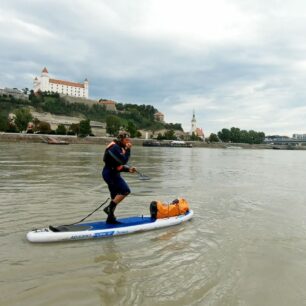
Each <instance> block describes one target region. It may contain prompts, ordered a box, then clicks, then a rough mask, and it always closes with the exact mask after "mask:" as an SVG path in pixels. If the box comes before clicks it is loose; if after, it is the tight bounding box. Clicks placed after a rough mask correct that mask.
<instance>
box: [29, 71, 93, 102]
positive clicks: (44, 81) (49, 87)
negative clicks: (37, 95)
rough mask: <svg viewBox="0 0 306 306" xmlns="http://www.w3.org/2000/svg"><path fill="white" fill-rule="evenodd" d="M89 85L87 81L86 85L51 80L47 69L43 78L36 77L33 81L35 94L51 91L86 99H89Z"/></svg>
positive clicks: (43, 73) (42, 74)
mask: <svg viewBox="0 0 306 306" xmlns="http://www.w3.org/2000/svg"><path fill="white" fill-rule="evenodd" d="M88 85H89V83H88V80H87V79H85V81H84V83H75V82H71V81H63V80H56V79H51V78H50V76H49V72H48V70H47V68H46V67H45V68H44V69H43V70H42V72H41V76H40V77H35V79H34V81H33V89H34V92H38V91H50V92H57V93H59V94H63V95H67V96H71V97H79V98H86V99H88Z"/></svg>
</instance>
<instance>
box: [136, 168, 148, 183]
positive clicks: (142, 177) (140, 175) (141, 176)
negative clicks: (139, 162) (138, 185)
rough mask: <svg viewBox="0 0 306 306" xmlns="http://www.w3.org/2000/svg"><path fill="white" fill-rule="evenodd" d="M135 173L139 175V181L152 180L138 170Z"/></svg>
mask: <svg viewBox="0 0 306 306" xmlns="http://www.w3.org/2000/svg"><path fill="white" fill-rule="evenodd" d="M135 172H136V173H137V174H138V179H140V180H143V181H147V180H150V179H151V178H150V177H148V176H147V175H144V174H143V173H141V172H139V171H138V170H136V171H135Z"/></svg>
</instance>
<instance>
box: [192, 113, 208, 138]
mask: <svg viewBox="0 0 306 306" xmlns="http://www.w3.org/2000/svg"><path fill="white" fill-rule="evenodd" d="M192 134H194V135H195V136H197V137H199V138H201V139H202V140H203V141H204V140H205V135H204V132H203V129H202V128H198V127H197V120H196V118H195V113H194V111H193V115H192V119H191V133H190V135H192Z"/></svg>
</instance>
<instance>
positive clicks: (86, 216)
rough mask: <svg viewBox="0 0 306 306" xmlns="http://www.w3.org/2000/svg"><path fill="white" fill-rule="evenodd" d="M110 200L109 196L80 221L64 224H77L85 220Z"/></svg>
mask: <svg viewBox="0 0 306 306" xmlns="http://www.w3.org/2000/svg"><path fill="white" fill-rule="evenodd" d="M108 200H109V198H107V199H106V200H105V201H104V202H103V203H102V204H101V205H100V206H99V207H97V208H96V209H95V210H94V211H92V212H91V213H90V214H88V215H87V216H86V217H84V218H83V219H81V220H80V221H78V222H74V223H71V224H64V226H69V225H75V224H79V223H81V222H83V221H85V220H86V219H87V218H88V217H90V216H91V215H92V214H94V213H95V212H96V211H98V210H99V209H100V208H101V207H102V206H103V205H105V204H106V203H107V202H108Z"/></svg>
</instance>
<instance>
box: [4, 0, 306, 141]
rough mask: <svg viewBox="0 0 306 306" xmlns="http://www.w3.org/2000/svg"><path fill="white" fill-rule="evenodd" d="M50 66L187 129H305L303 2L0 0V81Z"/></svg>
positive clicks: (15, 80)
mask: <svg viewBox="0 0 306 306" xmlns="http://www.w3.org/2000/svg"><path fill="white" fill-rule="evenodd" d="M44 67H47V69H48V71H49V74H50V76H51V77H52V78H56V79H61V80H69V81H74V82H83V81H84V79H85V78H87V79H88V80H89V96H90V98H92V99H100V98H103V99H111V100H114V101H117V102H121V103H135V104H150V105H153V106H154V107H155V108H157V109H158V110H159V111H161V112H162V113H164V115H165V120H166V122H172V123H181V124H182V126H183V128H184V130H185V131H190V129H191V119H192V114H193V111H194V112H195V117H196V120H197V126H198V127H200V128H203V130H204V133H205V136H207V135H209V134H210V133H217V132H218V131H220V130H221V129H223V128H231V127H238V128H240V129H245V130H255V131H262V132H264V133H265V134H266V135H276V134H277V135H287V136H292V134H293V133H306V126H305V125H306V124H305V123H306V122H305V121H306V1H305V0H290V1H284V0H213V1H212V0H210V1H209V0H128V1H126V0H86V1H85V0H61V1H59V0H52V1H49V0H44V1H42V0H27V1H24V0H1V2H0V88H4V87H17V88H25V87H28V88H30V89H32V88H33V78H34V77H35V76H40V74H41V71H42V69H43V68H44Z"/></svg>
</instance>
